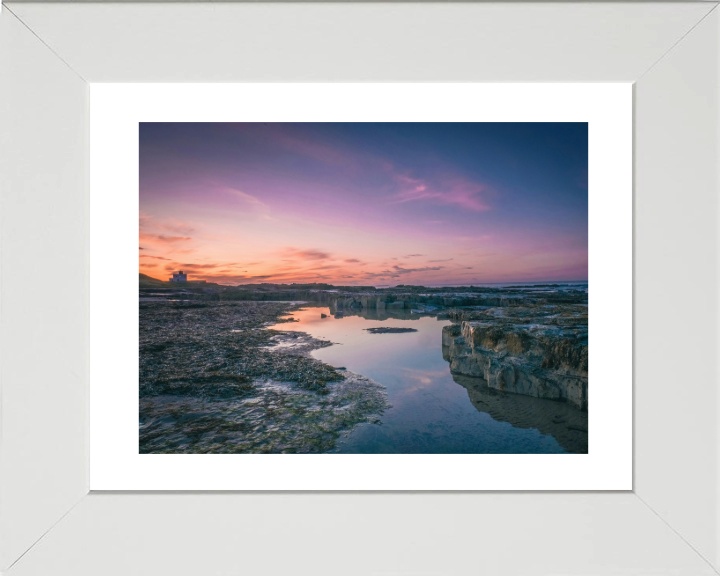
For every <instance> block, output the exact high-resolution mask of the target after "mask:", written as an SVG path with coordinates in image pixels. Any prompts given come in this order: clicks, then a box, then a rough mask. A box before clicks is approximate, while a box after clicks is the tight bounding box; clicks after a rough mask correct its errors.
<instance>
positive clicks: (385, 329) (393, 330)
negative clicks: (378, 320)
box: [363, 326, 417, 334]
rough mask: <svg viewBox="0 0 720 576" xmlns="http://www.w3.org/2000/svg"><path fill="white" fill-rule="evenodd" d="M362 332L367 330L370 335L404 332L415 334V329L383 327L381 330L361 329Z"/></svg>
mask: <svg viewBox="0 0 720 576" xmlns="http://www.w3.org/2000/svg"><path fill="white" fill-rule="evenodd" d="M363 330H367V331H368V332H370V334H403V333H405V332H417V329H415V328H394V327H392V326H388V327H385V326H383V327H381V328H363Z"/></svg>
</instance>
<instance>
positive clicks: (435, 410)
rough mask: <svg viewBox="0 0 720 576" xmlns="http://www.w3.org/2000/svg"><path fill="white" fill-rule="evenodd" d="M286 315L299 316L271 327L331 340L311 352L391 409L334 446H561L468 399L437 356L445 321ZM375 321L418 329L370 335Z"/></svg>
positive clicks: (430, 449)
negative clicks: (375, 387)
mask: <svg viewBox="0 0 720 576" xmlns="http://www.w3.org/2000/svg"><path fill="white" fill-rule="evenodd" d="M321 314H326V315H327V318H321V316H320V315H321ZM293 316H294V317H295V318H296V319H298V320H299V322H296V323H292V324H279V325H277V326H275V328H277V329H278V330H297V331H301V332H307V333H309V334H311V335H312V336H314V337H315V338H323V339H326V340H329V341H331V342H334V343H335V345H334V346H330V347H327V348H322V349H320V350H315V351H314V352H313V356H315V357H316V358H318V359H319V360H322V361H323V362H326V363H327V364H330V365H332V366H337V367H344V368H347V369H348V370H351V371H353V372H357V373H359V374H363V375H364V376H367V377H369V378H372V379H373V380H375V381H377V382H379V383H381V384H383V385H384V386H385V387H386V388H387V393H388V397H389V400H390V403H391V404H392V408H390V409H389V410H387V411H386V412H385V414H384V415H383V418H382V424H381V425H377V424H362V425H360V426H358V427H356V428H355V430H354V431H353V432H352V434H351V435H350V436H349V437H347V438H344V439H343V440H341V441H340V442H339V444H338V450H337V451H338V452H344V453H404V454H411V453H424V454H427V453H564V452H565V451H564V450H563V448H562V447H561V446H560V445H559V444H558V442H557V441H556V440H555V438H553V437H552V436H549V435H546V434H541V433H540V432H539V431H538V430H536V429H534V428H529V429H521V428H515V427H513V426H512V425H511V424H509V423H507V422H498V421H496V420H494V419H493V418H492V417H491V416H490V415H489V414H487V413H486V412H481V411H479V410H477V409H476V408H475V407H474V406H473V405H472V403H471V401H470V398H469V397H468V392H467V390H466V389H465V388H464V387H463V386H460V385H459V384H457V383H456V382H455V381H454V380H453V377H452V375H451V374H450V368H449V364H448V363H447V361H445V360H444V359H443V356H442V346H441V330H442V327H443V326H445V325H447V324H449V321H447V320H442V321H439V320H437V319H436V318H427V317H423V318H419V317H415V318H416V319H411V318H410V315H405V317H403V318H390V319H385V320H377V319H367V318H362V317H360V316H344V317H342V318H335V317H333V316H332V315H331V314H330V311H329V309H328V308H321V307H312V308H306V309H303V310H300V311H295V312H293ZM381 326H394V327H402V328H415V329H417V332H409V333H402V334H371V333H369V332H367V331H365V330H364V329H365V328H373V327H381ZM528 400H529V399H528Z"/></svg>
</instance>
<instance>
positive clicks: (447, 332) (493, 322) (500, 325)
mask: <svg viewBox="0 0 720 576" xmlns="http://www.w3.org/2000/svg"><path fill="white" fill-rule="evenodd" d="M449 317H450V318H451V319H453V320H455V321H456V322H457V323H454V324H452V325H450V326H445V327H444V328H443V333H442V339H443V341H442V344H443V347H444V350H446V352H445V354H446V359H447V360H448V362H450V370H451V371H452V372H453V373H455V374H462V375H464V376H474V377H477V378H482V379H483V380H485V382H486V383H487V386H488V387H489V388H493V389H495V390H500V391H503V392H513V393H515V394H524V395H527V396H534V397H536V398H546V399H550V400H559V401H563V402H567V403H569V404H571V405H572V406H575V407H576V408H579V409H580V410H587V408H588V332H587V307H586V306H583V305H544V306H535V307H521V306H517V307H513V308H490V309H487V310H471V311H468V310H462V311H457V310H455V311H452V312H451V313H450V314H449Z"/></svg>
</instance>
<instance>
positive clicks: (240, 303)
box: [140, 278, 588, 452]
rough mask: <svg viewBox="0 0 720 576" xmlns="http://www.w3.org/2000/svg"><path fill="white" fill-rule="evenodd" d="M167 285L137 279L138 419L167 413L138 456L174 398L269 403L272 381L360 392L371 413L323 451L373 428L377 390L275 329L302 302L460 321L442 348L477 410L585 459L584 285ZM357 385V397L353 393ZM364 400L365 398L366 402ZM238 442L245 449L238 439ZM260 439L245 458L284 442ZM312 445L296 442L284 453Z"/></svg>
mask: <svg viewBox="0 0 720 576" xmlns="http://www.w3.org/2000/svg"><path fill="white" fill-rule="evenodd" d="M156 282H157V281H156ZM165 284H170V283H162V285H157V284H148V283H147V282H146V283H145V284H143V279H142V278H141V283H140V300H141V303H140V307H141V370H140V376H141V377H140V393H141V417H142V415H143V410H145V414H146V415H147V414H150V413H151V412H156V411H157V410H159V412H157V413H156V414H155V415H154V416H153V418H150V419H147V418H146V420H145V424H146V426H145V429H146V431H145V433H144V435H143V433H141V449H142V448H143V447H144V448H145V449H147V450H150V451H157V450H158V445H157V443H156V442H154V441H150V440H151V439H152V436H153V434H154V433H155V432H157V431H158V430H159V428H158V426H159V427H160V428H162V427H163V426H165V424H163V425H162V426H161V425H160V424H159V422H161V420H162V418H164V419H165V420H162V421H168V418H170V417H168V416H167V414H166V415H165V416H163V417H162V418H161V417H160V415H161V413H164V412H166V408H165V407H163V406H164V405H165V404H168V401H167V399H168V398H175V399H176V400H177V399H182V398H186V399H187V398H192V399H195V400H199V401H202V402H224V401H226V400H228V399H238V398H239V399H241V401H242V402H245V400H251V399H252V398H259V397H262V396H267V395H268V394H270V395H271V396H272V395H273V394H275V393H276V392H277V387H276V385H275V383H285V384H282V386H285V388H284V392H283V394H285V395H287V393H288V390H289V389H288V388H287V386H290V388H292V390H290V392H291V395H292V394H294V393H295V392H300V393H302V394H309V395H312V397H308V398H306V408H307V409H311V408H310V407H312V406H318V405H319V404H318V399H319V398H323V397H324V396H327V397H328V401H329V402H330V404H328V406H335V405H337V406H339V405H341V404H343V402H347V401H349V400H348V398H349V397H350V396H351V395H352V394H360V395H359V396H357V395H356V397H355V401H357V405H358V406H363V408H360V409H359V410H358V411H356V412H352V410H351V411H349V412H348V413H349V414H351V417H350V418H349V419H348V420H347V421H346V422H343V423H340V422H335V423H334V424H332V425H329V428H328V430H330V429H333V430H335V432H331V433H329V434H330V435H329V436H328V437H327V438H326V442H325V443H324V444H323V443H321V445H322V446H323V450H327V449H331V448H329V447H331V446H332V444H333V442H334V440H332V438H337V435H338V434H339V433H340V431H341V430H346V429H348V427H349V429H351V428H352V427H353V426H355V425H356V424H357V423H360V422H368V421H376V420H377V418H378V415H379V414H382V411H383V409H384V407H386V400H383V398H382V387H381V386H380V385H379V384H377V383H374V382H370V381H368V380H367V379H364V377H362V376H360V375H353V374H351V373H348V372H347V371H344V370H342V369H337V368H333V367H331V366H327V365H325V364H323V363H322V362H319V361H318V360H316V359H314V358H312V357H311V356H310V354H309V353H310V351H311V350H313V349H316V348H318V347H322V346H327V345H329V343H328V342H327V341H322V340H315V339H313V338H311V337H310V336H308V335H307V334H304V333H301V332H282V331H273V330H269V329H268V328H267V326H268V325H269V324H270V323H275V322H278V321H287V322H291V321H293V318H292V316H291V315H289V311H290V310H291V309H292V307H293V306H295V305H296V304H297V301H298V300H304V301H306V302H308V303H311V304H316V305H323V306H328V307H329V309H330V313H331V314H333V315H335V316H336V317H341V316H343V315H359V316H363V317H365V318H368V319H374V320H384V319H388V318H402V319H413V318H420V317H423V316H431V317H437V318H438V319H439V320H440V319H443V320H450V321H451V322H452V324H451V325H449V326H445V327H444V328H443V330H442V342H439V343H438V344H441V345H442V352H443V357H444V358H445V359H446V360H447V361H448V362H449V364H450V370H451V373H452V376H453V379H454V380H455V381H456V382H457V383H458V384H459V385H461V386H463V387H465V388H466V389H467V390H468V395H469V398H470V401H471V402H472V403H473V405H474V406H475V407H476V408H477V409H478V410H480V411H485V412H488V413H489V414H491V416H493V418H495V419H498V420H501V421H507V422H510V423H511V424H513V426H516V427H534V428H537V429H539V430H540V431H541V432H543V433H548V434H552V435H553V436H554V437H555V438H557V439H558V442H560V443H561V444H562V445H563V446H564V447H565V448H566V450H568V451H570V452H586V451H587V410H588V293H587V290H586V289H584V288H582V287H573V286H563V285H552V284H544V285H534V286H528V285H525V286H515V287H512V286H511V287H504V288H487V287H472V286H471V287H462V288H449V287H444V288H427V287H422V286H396V287H393V288H384V289H376V288H372V287H335V286H328V285H287V286H284V285H256V286H237V287H229V286H218V285H205V284H198V285H190V284H189V285H186V286H166V285H165ZM198 327H199V329H198ZM380 332H381V333H382V331H380ZM263 383H264V384H263ZM268 383H270V384H268ZM268 385H269V386H270V388H268ZM355 386H357V387H358V389H357V390H355V392H352V390H353V387H355ZM268 390H270V391H268ZM338 394H340V396H338ZM363 394H365V396H366V397H367V398H368V399H369V400H368V402H366V403H364V401H363V400H362V397H363ZM523 398H526V399H527V402H526V401H525V400H523ZM158 399H162V401H159V400H158ZM534 399H540V400H541V401H542V402H539V403H538V401H537V400H534ZM550 400H552V401H553V402H548V401H550ZM233 401H235V400H233ZM183 402H184V401H183ZM183 402H180V404H183ZM338 402H339V404H337V403H338ZM533 402H534V404H533ZM171 404H173V402H169V404H168V405H171ZM175 404H177V402H175ZM280 404H282V402H281V403H280ZM275 405H276V403H273V402H270V403H269V404H268V406H270V407H271V410H270V412H269V414H270V415H269V416H267V415H266V418H269V419H270V420H272V415H273V411H272V406H275ZM158 407H159V408H158ZM176 408H177V406H176ZM176 408H174V410H176ZM183 410H185V411H187V410H188V408H187V406H186V407H184V408H182V410H180V412H178V414H182V413H183ZM194 410H195V409H194V408H193V409H192V410H190V412H193V411H194ZM333 410H334V409H333ZM176 412H177V410H176ZM280 412H282V410H281V411H280ZM170 419H172V418H170ZM181 419H182V418H181ZM141 420H142V418H141ZM151 421H152V422H151ZM258 422H259V421H258ZM257 425H258V426H260V424H259V423H258V424H257ZM295 425H297V423H296V424H295ZM153 426H155V428H156V429H155V432H153V431H152V429H153ZM165 427H166V428H167V426H165ZM230 428H231V429H232V426H231V427H230ZM208 429H209V428H208ZM221 429H222V427H221ZM141 430H142V427H141ZM165 432H167V430H166V431H165ZM243 434H245V436H243V437H244V438H246V439H247V438H250V437H253V434H250V435H249V436H248V432H247V430H245V432H243ZM318 434H319V433H318ZM323 434H324V433H323ZM241 435H242V434H241ZM320 435H321V436H322V434H320ZM231 436H232V434H231ZM270 436H272V434H271V435H270ZM311 436H312V434H311ZM143 438H144V439H145V441H143ZM183 438H184V440H182V441H179V440H178V442H179V444H177V446H176V447H175V448H173V447H170V448H169V451H173V450H180V451H183V450H184V451H188V450H190V451H192V450H200V451H205V450H210V449H209V448H207V446H206V444H207V442H206V441H205V440H201V441H199V443H198V442H195V441H194V440H188V439H187V438H186V437H183ZM198 438H200V437H198ZM232 438H233V442H235V443H237V442H238V438H237V434H235V436H232ZM258 438H259V436H258V437H255V440H252V441H251V442H250V444H247V443H246V444H243V446H244V448H243V450H245V451H263V450H271V451H272V450H279V448H278V446H280V445H281V444H282V443H281V444H275V443H274V442H275V440H266V441H262V442H261V441H260V440H259V439H258ZM221 440H222V435H221ZM263 442H266V443H265V444H263ZM298 442H299V441H298ZM241 444H242V443H241ZM207 445H209V444H207ZM224 445H225V444H222V443H221V445H220V447H219V448H218V445H216V444H212V446H213V447H212V451H218V450H219V451H223V448H222V446H224ZM263 446H264V447H263ZM166 449H167V446H166V447H165V448H163V450H166ZM316 449H317V446H316V447H314V448H313V447H312V446H309V445H306V444H302V443H297V442H296V443H294V444H293V443H292V442H291V443H289V444H287V446H286V448H285V450H286V451H316ZM163 450H161V451H163Z"/></svg>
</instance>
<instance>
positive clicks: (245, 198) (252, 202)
mask: <svg viewBox="0 0 720 576" xmlns="http://www.w3.org/2000/svg"><path fill="white" fill-rule="evenodd" d="M219 189H220V190H222V191H223V192H225V193H227V194H230V195H232V196H235V198H237V199H238V200H240V201H241V202H242V203H243V204H245V205H246V206H248V207H250V208H256V209H260V210H266V209H268V208H269V206H268V205H267V204H265V202H263V201H262V200H258V199H257V198H256V197H255V196H253V195H252V194H248V193H247V192H243V191H242V190H238V189H237V188H232V187H230V186H220V187H219Z"/></svg>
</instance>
